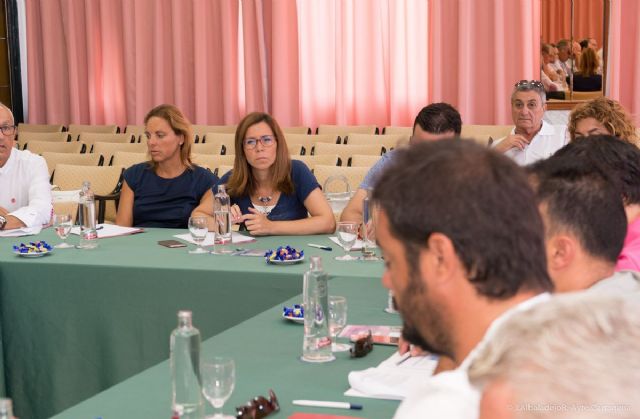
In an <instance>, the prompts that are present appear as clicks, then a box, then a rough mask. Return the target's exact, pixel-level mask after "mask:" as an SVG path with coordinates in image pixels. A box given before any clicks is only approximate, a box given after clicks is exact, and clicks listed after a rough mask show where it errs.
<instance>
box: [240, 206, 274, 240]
mask: <svg viewBox="0 0 640 419" xmlns="http://www.w3.org/2000/svg"><path fill="white" fill-rule="evenodd" d="M234 206H235V205H234ZM238 210H239V208H238ZM232 213H233V212H232ZM240 222H244V225H245V226H246V227H247V230H248V231H249V233H251V235H253V236H266V235H269V234H273V233H272V230H273V221H271V220H269V219H268V218H267V215H266V214H263V213H262V212H260V211H258V210H257V209H255V208H253V207H249V214H244V215H241V216H240Z"/></svg>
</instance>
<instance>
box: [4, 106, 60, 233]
mask: <svg viewBox="0 0 640 419" xmlns="http://www.w3.org/2000/svg"><path fill="white" fill-rule="evenodd" d="M15 137H16V125H15V122H14V119H13V113H12V112H11V110H10V109H9V108H7V107H6V106H5V105H3V104H1V103H0V230H11V229H16V228H22V227H41V226H42V225H44V224H47V223H49V221H50V219H51V186H50V184H49V171H48V170H47V163H46V162H45V161H44V159H43V158H42V157H40V156H37V155H35V154H33V153H31V152H29V151H26V150H24V151H22V150H18V149H17V148H15V147H14V146H15Z"/></svg>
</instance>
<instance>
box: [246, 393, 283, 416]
mask: <svg viewBox="0 0 640 419" xmlns="http://www.w3.org/2000/svg"><path fill="white" fill-rule="evenodd" d="M279 410H280V403H278V398H277V397H276V393H274V392H273V390H269V398H268V399H267V398H266V397H264V396H257V397H254V398H253V399H252V400H251V401H249V402H247V404H245V405H244V406H240V407H236V418H237V419H261V418H264V417H266V416H269V415H270V414H271V413H273V412H278V411H279Z"/></svg>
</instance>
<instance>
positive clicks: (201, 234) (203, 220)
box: [189, 217, 209, 255]
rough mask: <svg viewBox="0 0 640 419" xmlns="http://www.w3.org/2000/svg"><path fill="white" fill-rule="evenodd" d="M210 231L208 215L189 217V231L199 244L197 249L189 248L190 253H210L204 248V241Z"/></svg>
mask: <svg viewBox="0 0 640 419" xmlns="http://www.w3.org/2000/svg"><path fill="white" fill-rule="evenodd" d="M208 232H209V229H208V227H207V217H191V218H189V233H191V238H192V239H193V241H194V242H196V244H197V245H198V248H197V249H194V250H189V253H192V254H198V255H205V254H208V253H209V252H207V251H206V250H204V249H203V248H202V242H203V241H204V239H205V238H206V237H207V233H208Z"/></svg>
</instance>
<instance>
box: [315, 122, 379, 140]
mask: <svg viewBox="0 0 640 419" xmlns="http://www.w3.org/2000/svg"><path fill="white" fill-rule="evenodd" d="M377 132H378V127H376V126H375V125H319V126H318V134H336V135H339V136H340V137H342V138H344V137H346V136H347V135H349V134H351V133H359V134H375V133H377Z"/></svg>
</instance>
